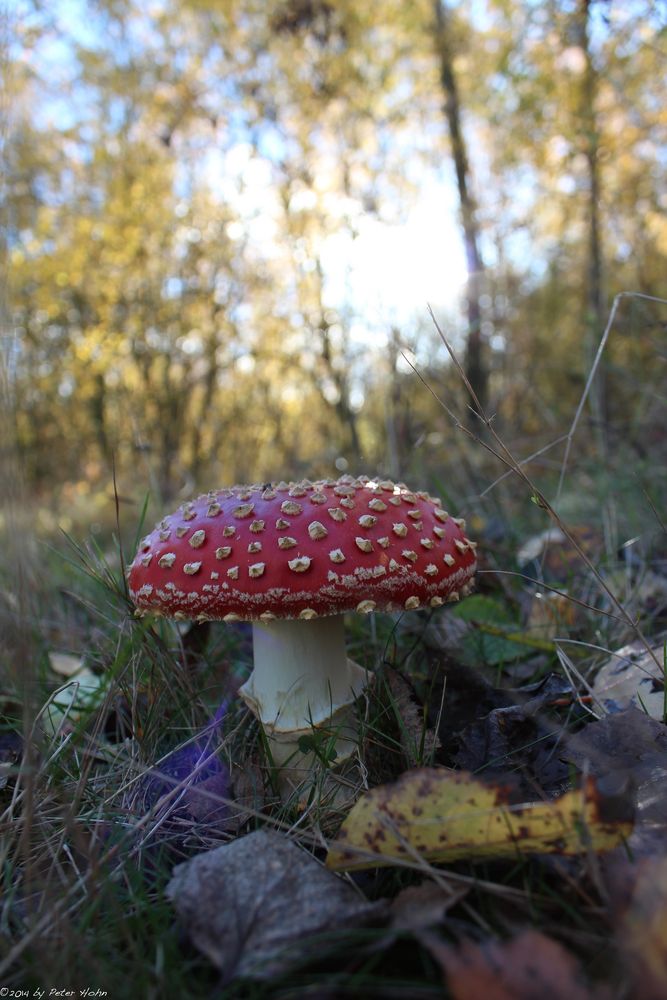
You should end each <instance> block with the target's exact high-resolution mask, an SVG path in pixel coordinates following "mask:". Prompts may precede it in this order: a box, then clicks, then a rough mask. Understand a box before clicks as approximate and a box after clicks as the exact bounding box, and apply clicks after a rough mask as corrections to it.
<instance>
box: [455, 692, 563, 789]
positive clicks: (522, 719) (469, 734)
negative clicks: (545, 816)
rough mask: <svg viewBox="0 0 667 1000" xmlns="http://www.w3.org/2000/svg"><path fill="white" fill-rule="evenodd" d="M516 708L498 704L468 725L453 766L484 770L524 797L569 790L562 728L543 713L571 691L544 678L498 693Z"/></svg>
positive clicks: (461, 738)
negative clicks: (508, 778)
mask: <svg viewBox="0 0 667 1000" xmlns="http://www.w3.org/2000/svg"><path fill="white" fill-rule="evenodd" d="M500 693H502V694H504V695H505V697H506V699H510V698H511V699H512V701H514V702H519V704H510V705H502V706H500V707H498V708H494V709H492V710H491V711H490V712H488V714H486V715H485V716H484V717H483V718H481V719H477V720H475V721H473V722H472V723H470V724H469V725H468V726H466V728H465V729H464V730H463V732H462V733H461V734H460V737H459V740H460V742H459V749H458V751H457V753H456V754H455V756H454V758H453V759H454V763H455V764H456V765H457V766H458V767H460V768H461V769H462V770H466V771H478V770H480V769H482V768H483V769H484V773H485V776H486V777H490V776H493V777H502V778H503V779H505V776H506V775H508V774H509V772H510V771H511V772H512V774H511V780H512V781H513V783H514V784H515V785H516V787H519V788H521V789H522V791H523V794H524V795H531V794H532V795H533V796H534V790H535V788H536V787H537V788H540V789H541V790H542V791H543V792H545V793H546V794H547V795H549V796H550V797H551V796H552V795H554V794H556V793H558V792H561V791H563V790H564V788H565V787H568V786H569V767H568V765H567V764H565V763H563V761H562V760H561V759H560V755H559V753H558V749H559V746H560V742H561V739H562V729H561V726H560V725H558V724H554V723H550V722H549V721H548V720H547V719H546V718H544V717H543V716H542V712H543V711H544V710H545V709H547V708H548V707H549V706H550V705H552V704H553V703H555V702H559V701H562V700H565V701H569V700H570V699H572V697H573V690H572V686H571V684H570V683H569V681H567V680H566V679H565V678H563V677H560V676H559V675H557V674H549V675H548V676H546V677H545V678H543V679H542V680H541V681H539V682H538V683H537V684H530V685H526V686H525V687H523V688H517V689H515V690H513V691H511V690H505V691H503V692H500Z"/></svg>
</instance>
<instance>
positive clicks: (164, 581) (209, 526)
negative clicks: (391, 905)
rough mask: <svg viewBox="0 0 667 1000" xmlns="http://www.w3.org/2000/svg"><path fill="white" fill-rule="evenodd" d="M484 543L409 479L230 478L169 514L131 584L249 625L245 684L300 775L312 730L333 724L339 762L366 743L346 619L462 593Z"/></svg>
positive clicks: (361, 680) (279, 760) (148, 599)
mask: <svg viewBox="0 0 667 1000" xmlns="http://www.w3.org/2000/svg"><path fill="white" fill-rule="evenodd" d="M475 548H476V545H475V543H474V542H471V541H470V540H469V539H468V538H467V537H466V535H465V522H464V521H462V520H460V519H458V518H455V517H451V516H450V515H449V514H448V513H447V512H446V511H445V510H443V509H442V505H441V503H440V501H439V500H438V499H435V498H434V497H431V496H429V494H428V493H423V492H422V493H413V492H411V491H410V490H409V489H408V488H407V486H405V485H404V484H403V483H398V484H395V483H393V482H391V481H389V480H383V481H377V480H371V479H368V478H367V477H365V476H360V477H359V478H356V479H354V478H352V477H351V476H343V477H342V478H340V479H337V480H320V481H318V482H315V483H311V482H309V481H308V480H304V481H302V482H292V483H285V482H281V483H278V484H276V485H270V484H264V485H251V486H233V487H231V488H230V489H223V490H216V491H213V492H211V493H208V494H205V495H203V496H200V497H198V498H197V499H195V500H192V501H190V502H188V503H185V504H183V505H182V506H181V507H180V509H179V510H178V511H176V513H174V514H171V515H169V516H168V517H165V518H164V520H162V521H160V523H159V524H158V525H157V527H156V528H155V530H154V531H153V532H151V534H149V535H147V537H146V538H144V539H143V541H142V542H141V544H140V546H139V550H138V552H137V554H136V556H135V558H134V561H133V562H132V564H131V566H130V568H129V572H128V580H129V589H130V596H131V598H132V600H133V601H134V603H135V604H136V606H137V609H138V612H139V613H145V612H151V613H153V614H159V615H168V616H172V617H173V618H176V619H195V620H197V621H208V620H210V619H222V620H223V621H226V622H236V621H251V622H252V626H253V647H254V648H253V656H254V669H253V672H252V674H251V676H250V678H249V679H248V680H247V681H246V683H245V684H244V685H243V686H242V687H241V689H240V693H241V695H242V697H243V698H244V699H245V701H246V702H247V704H248V705H249V707H250V708H251V709H252V711H253V712H254V713H255V715H256V716H257V717H258V718H259V719H260V720H261V723H262V725H263V727H264V730H265V732H266V734H267V737H268V739H269V745H270V748H271V752H272V756H273V759H274V761H275V763H276V764H277V765H278V766H279V767H284V766H285V765H289V766H291V767H292V768H293V767H294V766H295V760H296V761H300V763H298V764H297V765H296V766H297V769H300V774H301V776H303V775H304V771H305V769H306V768H307V766H308V761H304V758H303V757H302V756H301V755H300V751H299V741H300V739H301V737H303V736H304V735H310V734H312V733H313V731H314V730H325V731H327V732H329V733H334V734H335V738H336V745H335V749H336V761H337V762H339V761H341V760H343V759H345V758H346V757H347V756H349V755H350V754H351V753H352V752H353V751H354V748H355V746H356V742H357V740H358V734H357V727H356V724H355V721H354V710H353V705H354V702H355V700H356V699H357V698H358V696H359V695H360V694H361V693H362V691H363V690H364V688H365V687H366V685H367V684H368V683H369V681H370V678H371V676H372V675H369V674H368V673H367V671H365V670H363V669H362V668H361V667H360V666H358V664H356V663H354V662H353V661H352V660H350V659H349V658H348V657H347V654H346V651H345V633H344V617H343V616H344V614H345V613H346V612H351V611H356V612H357V613H359V614H369V613H370V612H372V611H403V610H404V609H407V610H414V609H416V608H420V607H432V608H436V607H440V606H441V605H443V604H444V603H445V602H446V601H454V600H458V599H459V596H462V595H464V594H466V593H467V592H468V591H469V590H470V587H471V579H472V576H473V574H474V572H475V568H476V558H475ZM301 745H302V746H303V744H301Z"/></svg>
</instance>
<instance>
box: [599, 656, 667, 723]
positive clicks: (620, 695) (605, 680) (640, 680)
mask: <svg viewBox="0 0 667 1000" xmlns="http://www.w3.org/2000/svg"><path fill="white" fill-rule="evenodd" d="M652 653H653V655H651V653H649V652H648V650H646V649H645V648H644V646H643V645H642V644H641V643H639V642H633V643H631V644H630V645H628V646H623V648H622V649H619V650H617V651H616V652H615V653H614V654H613V656H612V657H611V659H610V660H608V661H607V662H606V663H605V664H604V665H603V666H602V667H600V669H599V671H598V673H597V674H596V677H595V681H594V683H593V687H592V694H593V698H594V700H595V701H597V702H598V704H599V705H600V706H601V707H602V708H604V709H605V710H606V711H607V712H619V711H621V710H622V709H624V708H628V707H629V706H630V705H634V706H635V708H640V709H642V710H643V711H644V712H645V713H646V714H647V715H650V716H651V718H653V719H659V720H660V721H661V722H662V720H663V718H664V716H665V712H666V710H667V693H666V691H665V662H664V656H665V652H664V647H663V646H656V647H654V649H653V650H652ZM656 661H657V662H656Z"/></svg>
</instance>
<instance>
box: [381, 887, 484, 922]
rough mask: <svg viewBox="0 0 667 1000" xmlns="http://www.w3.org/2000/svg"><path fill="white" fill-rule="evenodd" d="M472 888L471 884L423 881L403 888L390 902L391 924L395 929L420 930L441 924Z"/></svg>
mask: <svg viewBox="0 0 667 1000" xmlns="http://www.w3.org/2000/svg"><path fill="white" fill-rule="evenodd" d="M469 892H470V886H463V887H461V886H457V887H456V888H454V887H452V888H449V887H446V886H442V885H436V883H435V882H422V884H421V885H409V886H408V887H407V888H406V889H402V890H401V891H400V892H399V894H398V896H396V899H395V900H394V901H393V903H392V904H391V927H392V929H393V930H396V931H412V932H413V933H416V934H419V933H420V932H421V931H423V930H426V929H427V928H429V927H433V926H434V925H435V924H439V923H440V922H441V921H442V920H443V919H444V917H445V914H446V913H447V911H448V910H450V909H451V908H452V907H453V906H456V904H457V903H460V902H461V900H462V899H465V897H466V896H467V895H468V893H469Z"/></svg>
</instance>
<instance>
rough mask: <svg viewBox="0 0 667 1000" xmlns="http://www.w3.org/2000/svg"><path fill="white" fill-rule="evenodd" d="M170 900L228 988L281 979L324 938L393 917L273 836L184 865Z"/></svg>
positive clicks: (242, 841)
mask: <svg viewBox="0 0 667 1000" xmlns="http://www.w3.org/2000/svg"><path fill="white" fill-rule="evenodd" d="M167 896H168V897H169V899H170V900H171V901H172V902H173V904H174V906H175V907H176V910H177V912H178V915H179V917H180V918H181V920H182V921H183V923H184V925H185V926H186V927H187V931H188V934H189V936H190V938H191V939H192V941H193V943H194V944H195V945H196V946H197V948H199V950H200V951H202V952H203V953H204V954H205V955H206V956H207V957H208V958H209V959H210V960H211V962H213V964H214V965H216V966H217V967H218V968H219V969H220V970H221V972H222V974H223V977H224V979H225V980H227V981H228V980H230V979H232V978H234V977H237V976H238V977H247V978H251V979H270V978H272V977H274V976H277V975H280V974H281V973H282V972H284V971H285V970H286V969H288V968H289V967H290V966H291V965H293V964H294V963H299V962H303V961H304V960H307V959H308V957H309V956H310V955H312V954H313V951H314V948H315V947H316V945H315V944H314V939H315V938H316V936H317V935H320V934H323V933H324V932H328V933H329V934H330V933H331V932H332V931H335V930H338V929H341V928H342V929H345V930H348V929H349V928H351V927H358V926H360V925H363V924H367V923H369V922H371V921H375V920H377V919H379V918H381V917H382V916H383V915H384V914H385V912H386V908H385V906H384V904H382V903H368V902H366V900H364V899H363V898H362V897H361V896H360V895H359V894H358V893H357V892H356V891H355V890H354V889H353V888H352V886H351V885H348V883H347V882H344V881H343V880H342V879H341V878H338V877H336V876H335V875H332V874H331V872H328V871H326V870H325V869H324V868H323V867H322V866H321V865H320V864H318V863H317V861H315V859H314V858H313V857H311V855H310V854H307V853H306V852H305V851H302V850H300V849H299V848H298V847H297V846H296V844H294V843H293V842H292V841H290V840H288V839H287V838H286V837H284V836H282V835H280V834H278V833H274V832H272V831H268V830H258V831H256V832H255V833H251V834H248V836H246V837H241V838H239V839H238V840H235V841H232V842H231V843H229V844H225V845H224V846H222V847H218V848H216V849H215V850H213V851H207V852H206V853H204V854H199V855H197V856H196V857H195V858H193V859H192V860H191V861H187V862H185V863H184V864H182V865H177V866H176V868H175V869H174V873H173V877H172V879H171V882H170V883H169V885H168V886H167Z"/></svg>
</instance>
